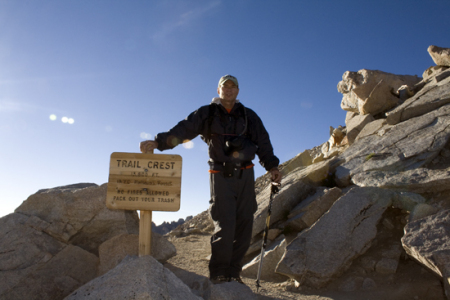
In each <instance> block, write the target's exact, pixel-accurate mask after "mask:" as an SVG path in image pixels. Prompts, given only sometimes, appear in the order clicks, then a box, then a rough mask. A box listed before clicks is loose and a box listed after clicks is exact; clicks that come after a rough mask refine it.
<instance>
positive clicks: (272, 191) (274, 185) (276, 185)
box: [256, 182, 280, 293]
mask: <svg viewBox="0 0 450 300" xmlns="http://www.w3.org/2000/svg"><path fill="white" fill-rule="evenodd" d="M279 188H280V184H279V183H275V182H272V187H271V189H270V201H269V208H268V209H267V218H266V227H265V228H264V235H263V240H262V246H261V255H260V258H259V267H258V276H257V277H256V292H257V293H258V291H259V288H260V287H261V285H260V284H259V279H260V278H261V271H262V264H263V258H264V252H265V251H266V246H267V235H268V233H269V226H270V214H271V213H272V200H273V195H275V194H276V193H278V190H279Z"/></svg>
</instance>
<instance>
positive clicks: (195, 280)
mask: <svg viewBox="0 0 450 300" xmlns="http://www.w3.org/2000/svg"><path fill="white" fill-rule="evenodd" d="M164 267H166V268H167V269H169V270H170V271H172V272H173V274H175V275H176V276H177V277H178V278H180V279H181V281H183V282H184V284H186V285H187V286H188V287H189V288H190V289H191V291H192V293H194V294H195V295H197V296H199V297H202V298H205V297H206V293H207V291H209V289H210V286H211V285H212V283H211V281H209V279H208V278H207V277H205V276H201V275H198V274H196V273H193V272H189V271H186V270H183V269H180V268H177V267H175V266H174V265H171V264H169V263H166V264H165V265H164Z"/></svg>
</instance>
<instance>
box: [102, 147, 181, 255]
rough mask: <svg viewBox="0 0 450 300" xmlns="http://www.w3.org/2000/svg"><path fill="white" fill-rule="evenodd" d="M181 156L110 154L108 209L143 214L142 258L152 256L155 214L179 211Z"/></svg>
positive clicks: (140, 231) (140, 249) (141, 215)
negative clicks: (153, 213)
mask: <svg viewBox="0 0 450 300" xmlns="http://www.w3.org/2000/svg"><path fill="white" fill-rule="evenodd" d="M181 164H182V158H181V156H179V155H164V154H153V153H124V152H114V153H112V154H111V160H110V166H109V180H108V189H107V193H106V206H107V207H108V208H110V209H126V210H140V218H139V256H144V255H150V254H151V234H152V211H155V210H156V211H178V210H179V209H180V195H181Z"/></svg>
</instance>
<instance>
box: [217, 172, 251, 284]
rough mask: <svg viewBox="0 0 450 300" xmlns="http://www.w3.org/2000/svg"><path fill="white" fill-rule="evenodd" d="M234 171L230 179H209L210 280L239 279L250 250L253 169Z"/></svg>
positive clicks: (221, 177) (218, 174)
mask: <svg viewBox="0 0 450 300" xmlns="http://www.w3.org/2000/svg"><path fill="white" fill-rule="evenodd" d="M240 173H241V171H240V170H237V171H235V174H234V176H233V177H229V178H225V177H224V176H223V174H222V173H212V174H211V175H210V184H211V201H210V204H211V205H210V208H209V211H210V214H211V217H212V219H213V221H214V225H215V230H214V234H213V236H212V237H211V260H210V262H209V273H210V277H215V276H219V275H224V276H227V277H228V276H231V277H238V276H239V273H240V272H241V270H242V260H243V258H244V255H245V253H246V252H247V250H248V248H249V246H250V240H251V237H252V227H253V214H254V213H255V211H256V208H257V204H256V196H255V175H254V171H253V168H249V169H245V170H242V174H240Z"/></svg>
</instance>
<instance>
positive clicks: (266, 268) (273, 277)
mask: <svg viewBox="0 0 450 300" xmlns="http://www.w3.org/2000/svg"><path fill="white" fill-rule="evenodd" d="M280 238H281V239H279V241H278V243H276V244H275V245H274V246H272V247H271V248H270V249H267V251H266V252H265V254H264V260H263V264H262V270H261V279H262V280H265V281H272V282H279V281H284V280H286V277H285V276H282V275H279V274H276V273H275V268H276V267H277V264H278V262H279V261H280V259H281V258H282V257H283V254H284V251H285V250H286V239H285V238H284V236H282V237H280ZM260 261H261V255H258V256H257V257H255V258H254V259H253V260H252V261H251V262H249V263H248V264H246V265H245V266H244V267H243V268H242V272H241V275H242V276H244V277H250V278H255V279H256V278H257V276H258V269H259V265H260Z"/></svg>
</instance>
